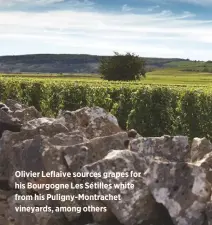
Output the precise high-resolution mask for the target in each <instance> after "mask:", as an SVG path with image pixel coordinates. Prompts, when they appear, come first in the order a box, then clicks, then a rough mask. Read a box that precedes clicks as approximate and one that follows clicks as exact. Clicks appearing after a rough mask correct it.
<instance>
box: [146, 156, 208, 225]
mask: <svg viewBox="0 0 212 225" xmlns="http://www.w3.org/2000/svg"><path fill="white" fill-rule="evenodd" d="M145 175H146V185H147V186H148V187H149V188H150V191H151V193H152V195H153V196H154V198H155V200H156V201H157V202H158V203H162V204H163V205H164V206H165V207H166V208H167V210H168V211H169V214H170V216H171V218H172V220H173V222H174V224H176V225H194V224H195V225H196V224H203V221H204V214H203V211H204V209H205V207H206V203H207V201H208V200H209V198H210V195H211V186H210V185H209V183H208V181H207V180H206V172H205V170H204V169H202V168H201V167H198V166H195V165H193V164H189V163H185V162H182V163H180V162H164V161H161V160H159V159H155V160H152V162H151V164H150V167H149V168H148V170H147V171H146V172H145Z"/></svg>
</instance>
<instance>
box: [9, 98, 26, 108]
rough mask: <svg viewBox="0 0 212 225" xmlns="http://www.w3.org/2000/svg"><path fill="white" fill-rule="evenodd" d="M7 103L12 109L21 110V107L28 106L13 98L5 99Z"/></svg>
mask: <svg viewBox="0 0 212 225" xmlns="http://www.w3.org/2000/svg"><path fill="white" fill-rule="evenodd" d="M5 104H6V105H7V106H8V107H9V108H10V110H11V111H16V110H21V109H24V108H27V106H26V105H24V104H22V103H20V102H18V101H16V100H13V99H7V100H6V101H5Z"/></svg>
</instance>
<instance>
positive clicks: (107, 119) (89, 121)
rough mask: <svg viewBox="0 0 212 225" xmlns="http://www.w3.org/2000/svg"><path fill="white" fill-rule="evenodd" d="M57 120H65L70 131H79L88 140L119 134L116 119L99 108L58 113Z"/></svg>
mask: <svg viewBox="0 0 212 225" xmlns="http://www.w3.org/2000/svg"><path fill="white" fill-rule="evenodd" d="M58 118H65V121H66V123H67V126H68V128H69V130H70V131H72V130H76V129H79V130H80V131H82V132H83V133H85V134H86V137H87V138H88V139H92V138H94V137H100V136H108V135H112V134H115V133H118V132H121V128H120V127H119V125H118V121H117V119H116V118H115V117H114V116H113V115H112V114H110V113H107V112H106V111H105V110H104V109H102V108H100V107H92V108H89V107H84V108H82V109H79V110H76V111H72V112H70V111H65V112H60V114H59V115H58Z"/></svg>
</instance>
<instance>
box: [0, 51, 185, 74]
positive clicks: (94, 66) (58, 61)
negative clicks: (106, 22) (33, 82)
mask: <svg viewBox="0 0 212 225" xmlns="http://www.w3.org/2000/svg"><path fill="white" fill-rule="evenodd" d="M105 57H109V56H97V55H86V54H33V55H17V56H1V57H0V72H8V73H19V72H36V73H42V72H43V73H98V68H99V63H100V61H101V59H103V58H105ZM144 60H145V62H146V69H147V70H148V71H149V70H153V69H157V68H165V67H167V64H169V63H173V62H174V63H178V62H182V61H183V62H187V61H188V60H186V59H177V58H144Z"/></svg>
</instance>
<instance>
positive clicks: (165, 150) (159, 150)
mask: <svg viewBox="0 0 212 225" xmlns="http://www.w3.org/2000/svg"><path fill="white" fill-rule="evenodd" d="M130 149H131V151H134V152H137V153H138V154H139V156H141V157H144V158H147V159H148V158H154V157H157V156H158V157H162V158H164V159H167V160H170V161H176V162H181V161H188V159H189V154H190V148H189V143H188V137H186V136H174V137H171V136H162V137H140V138H137V139H133V140H132V141H131V142H130Z"/></svg>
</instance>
